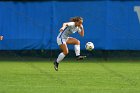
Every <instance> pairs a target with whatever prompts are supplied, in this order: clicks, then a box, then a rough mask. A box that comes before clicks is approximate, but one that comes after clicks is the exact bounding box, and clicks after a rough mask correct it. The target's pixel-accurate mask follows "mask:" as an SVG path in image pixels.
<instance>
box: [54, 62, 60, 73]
mask: <svg viewBox="0 0 140 93" xmlns="http://www.w3.org/2000/svg"><path fill="white" fill-rule="evenodd" d="M58 65H59V63H57V62H56V61H55V62H54V69H55V70H56V71H58Z"/></svg>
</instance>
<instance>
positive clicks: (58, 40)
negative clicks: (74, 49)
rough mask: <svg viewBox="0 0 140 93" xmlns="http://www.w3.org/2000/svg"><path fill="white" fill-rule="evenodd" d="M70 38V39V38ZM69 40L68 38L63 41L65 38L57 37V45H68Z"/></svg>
mask: <svg viewBox="0 0 140 93" xmlns="http://www.w3.org/2000/svg"><path fill="white" fill-rule="evenodd" d="M68 38H69V37H68ZM68 38H67V39H63V38H59V37H57V44H58V45H61V44H66V42H67V40H68Z"/></svg>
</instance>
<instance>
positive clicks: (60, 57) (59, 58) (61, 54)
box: [56, 53, 65, 63]
mask: <svg viewBox="0 0 140 93" xmlns="http://www.w3.org/2000/svg"><path fill="white" fill-rule="evenodd" d="M64 57H65V55H64V54H63V53H60V54H59V55H58V58H57V60H56V62H57V63H59V62H60V61H62V60H63V59H64Z"/></svg>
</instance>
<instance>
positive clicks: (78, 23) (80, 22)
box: [75, 20, 83, 26]
mask: <svg viewBox="0 0 140 93" xmlns="http://www.w3.org/2000/svg"><path fill="white" fill-rule="evenodd" d="M75 24H76V26H81V25H82V24H83V20H80V21H78V22H76V23H75Z"/></svg>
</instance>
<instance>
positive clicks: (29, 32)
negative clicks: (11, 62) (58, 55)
mask: <svg viewBox="0 0 140 93" xmlns="http://www.w3.org/2000/svg"><path fill="white" fill-rule="evenodd" d="M73 16H82V17H83V18H84V24H83V25H84V28H85V37H84V38H82V37H80V36H79V35H78V34H74V35H72V36H73V37H76V38H78V39H79V40H80V41H81V48H82V49H85V44H86V42H88V41H91V42H93V43H94V44H95V49H98V50H100V49H102V50H140V41H139V40H140V1H125V2H121V1H76V2H74V1H67V2H65V1H47V2H0V35H3V36H4V40H3V41H0V50H30V49H58V48H59V47H58V45H57V43H56V37H57V34H58V33H59V28H60V27H61V25H62V23H63V22H67V21H69V18H70V17H73ZM69 49H73V46H69Z"/></svg>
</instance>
